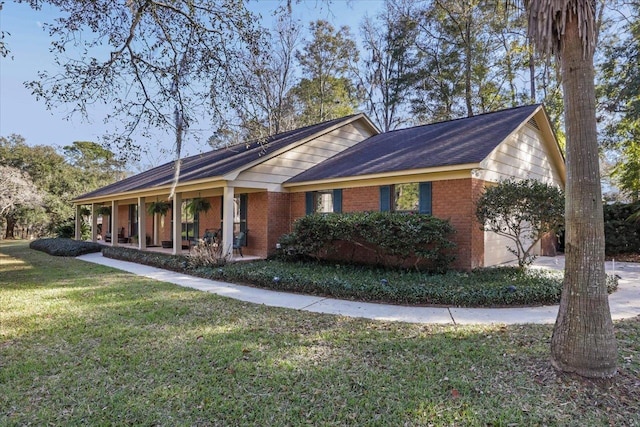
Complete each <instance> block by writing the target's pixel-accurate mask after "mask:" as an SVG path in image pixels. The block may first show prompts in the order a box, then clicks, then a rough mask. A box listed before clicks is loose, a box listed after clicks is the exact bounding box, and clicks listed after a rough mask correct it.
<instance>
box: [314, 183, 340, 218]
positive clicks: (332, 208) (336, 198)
mask: <svg viewBox="0 0 640 427" xmlns="http://www.w3.org/2000/svg"><path fill="white" fill-rule="evenodd" d="M306 212H307V215H309V214H312V213H331V212H342V190H340V189H337V190H322V191H307V194H306Z"/></svg>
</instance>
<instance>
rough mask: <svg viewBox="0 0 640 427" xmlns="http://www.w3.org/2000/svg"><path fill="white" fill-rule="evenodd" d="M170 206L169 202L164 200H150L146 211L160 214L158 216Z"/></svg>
mask: <svg viewBox="0 0 640 427" xmlns="http://www.w3.org/2000/svg"><path fill="white" fill-rule="evenodd" d="M170 208H171V203H169V202H167V201H164V200H161V201H156V202H151V203H150V204H149V207H148V208H147V213H148V214H149V215H154V214H160V216H165V215H167V212H169V209H170Z"/></svg>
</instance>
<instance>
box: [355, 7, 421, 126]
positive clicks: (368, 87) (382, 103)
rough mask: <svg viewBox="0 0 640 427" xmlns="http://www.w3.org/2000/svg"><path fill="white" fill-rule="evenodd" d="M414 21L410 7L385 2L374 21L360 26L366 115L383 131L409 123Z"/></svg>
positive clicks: (414, 53) (360, 75) (414, 60)
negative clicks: (364, 55) (383, 7)
mask: <svg viewBox="0 0 640 427" xmlns="http://www.w3.org/2000/svg"><path fill="white" fill-rule="evenodd" d="M416 26H417V25H416V21H415V20H414V19H413V17H411V13H410V7H409V6H406V7H403V5H400V4H396V3H391V2H387V3H386V4H385V9H384V11H383V12H381V13H380V14H379V15H378V16H377V17H376V19H375V20H373V19H370V18H367V19H365V21H364V22H363V24H362V36H363V44H364V51H365V52H367V57H366V58H364V60H363V63H362V66H361V71H360V73H359V79H360V85H361V87H362V88H363V91H364V93H365V104H366V107H367V112H368V113H369V115H370V116H371V117H372V119H373V120H374V122H376V124H377V125H378V126H379V127H380V128H381V129H382V130H383V131H384V132H386V131H389V130H393V129H395V128H397V127H398V126H399V125H402V124H404V123H406V122H407V121H408V111H407V110H408V108H407V107H408V99H409V94H410V92H411V84H412V79H411V76H412V74H413V73H414V72H415V70H414V67H415V66H416V65H417V60H416V58H415V56H416V52H415V50H416V49H415V40H416V37H417V34H418V33H417V30H416Z"/></svg>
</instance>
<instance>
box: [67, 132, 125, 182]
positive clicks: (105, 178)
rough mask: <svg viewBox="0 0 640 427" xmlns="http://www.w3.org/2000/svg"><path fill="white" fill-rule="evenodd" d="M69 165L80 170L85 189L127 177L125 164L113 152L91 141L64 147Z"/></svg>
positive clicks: (80, 177) (76, 142) (75, 142)
mask: <svg viewBox="0 0 640 427" xmlns="http://www.w3.org/2000/svg"><path fill="white" fill-rule="evenodd" d="M62 150H63V153H64V156H65V158H66V161H67V163H68V164H70V165H71V166H73V167H74V168H76V169H78V171H79V172H80V173H78V174H77V175H78V177H77V178H78V179H79V180H80V181H81V182H82V183H83V184H84V186H85V188H98V187H101V186H103V185H105V184H106V183H111V182H113V181H118V180H121V179H123V178H125V177H126V172H125V162H124V161H123V160H120V159H118V158H117V157H116V156H115V154H114V153H113V152H112V151H109V150H107V149H106V148H104V147H102V146H101V145H100V144H97V143H95V142H91V141H74V142H73V143H72V144H71V145H67V146H65V147H63V149H62Z"/></svg>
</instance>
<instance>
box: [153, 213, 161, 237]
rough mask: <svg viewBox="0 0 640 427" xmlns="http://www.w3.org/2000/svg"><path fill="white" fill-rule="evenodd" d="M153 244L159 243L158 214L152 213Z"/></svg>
mask: <svg viewBox="0 0 640 427" xmlns="http://www.w3.org/2000/svg"><path fill="white" fill-rule="evenodd" d="M153 244H154V245H159V244H160V214H159V213H154V214H153Z"/></svg>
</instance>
